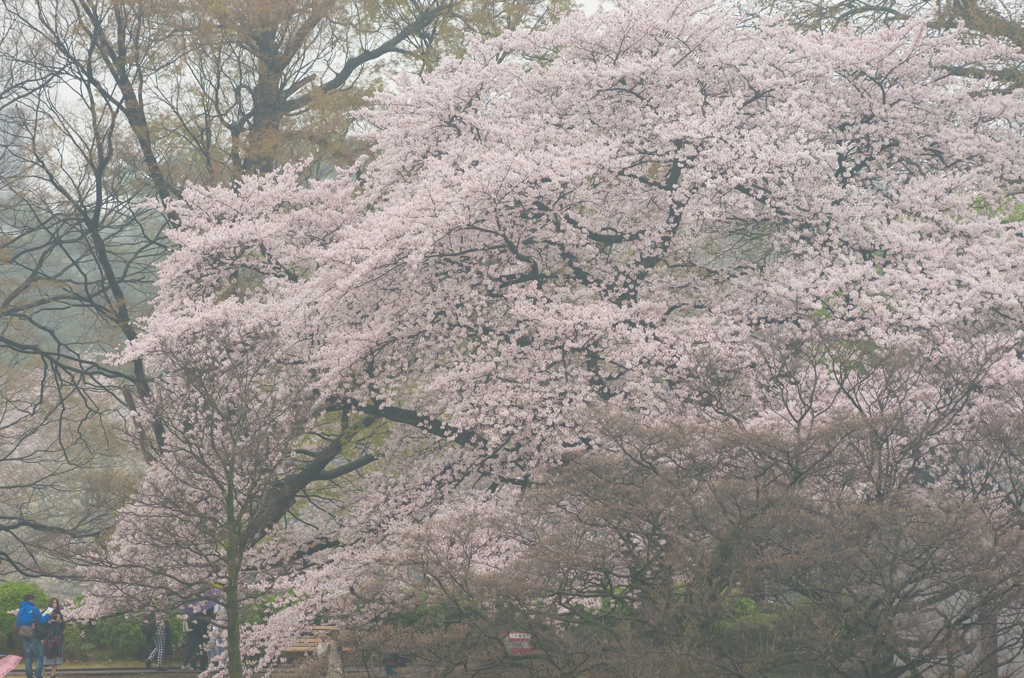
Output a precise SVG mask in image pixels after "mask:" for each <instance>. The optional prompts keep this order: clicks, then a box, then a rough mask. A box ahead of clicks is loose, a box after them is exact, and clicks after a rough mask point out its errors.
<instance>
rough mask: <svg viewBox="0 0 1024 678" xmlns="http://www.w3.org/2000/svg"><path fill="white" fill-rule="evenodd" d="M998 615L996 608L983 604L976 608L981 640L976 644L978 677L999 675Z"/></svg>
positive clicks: (994, 677) (986, 677)
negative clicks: (983, 605)
mask: <svg viewBox="0 0 1024 678" xmlns="http://www.w3.org/2000/svg"><path fill="white" fill-rule="evenodd" d="M998 618H999V615H998V613H997V612H996V610H994V609H992V608H991V607H988V606H985V607H982V608H981V609H979V610H978V631H979V632H980V633H981V642H980V643H979V644H978V652H979V653H980V656H979V657H978V678H998V676H999V656H998V653H999V629H998V623H997V622H998Z"/></svg>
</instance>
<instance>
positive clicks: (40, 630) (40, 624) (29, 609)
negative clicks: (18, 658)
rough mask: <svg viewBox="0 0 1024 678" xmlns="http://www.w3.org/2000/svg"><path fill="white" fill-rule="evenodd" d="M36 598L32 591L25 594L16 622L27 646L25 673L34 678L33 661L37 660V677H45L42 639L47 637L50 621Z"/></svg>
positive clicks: (22, 639) (19, 633)
mask: <svg viewBox="0 0 1024 678" xmlns="http://www.w3.org/2000/svg"><path fill="white" fill-rule="evenodd" d="M34 600H35V596H33V595H32V594H31V593H26V594H25V599H24V600H23V601H22V603H21V607H19V608H18V616H17V617H16V619H15V623H16V624H17V625H18V635H19V636H20V637H21V643H22V645H24V646H25V675H26V676H27V677H28V678H33V676H32V663H33V662H35V665H36V672H35V678H43V640H42V639H43V638H45V637H46V625H47V623H48V622H49V621H50V615H48V614H42V613H41V612H40V611H39V608H38V607H36V604H35V602H33V601H34Z"/></svg>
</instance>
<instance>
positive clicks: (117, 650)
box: [64, 617, 184, 663]
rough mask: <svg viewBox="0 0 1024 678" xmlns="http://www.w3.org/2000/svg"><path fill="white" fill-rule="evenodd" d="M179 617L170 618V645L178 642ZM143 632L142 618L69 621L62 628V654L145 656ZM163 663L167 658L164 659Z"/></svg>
mask: <svg viewBox="0 0 1024 678" xmlns="http://www.w3.org/2000/svg"><path fill="white" fill-rule="evenodd" d="M183 635H184V631H183V629H182V623H181V620H180V619H178V618H176V617H175V618H172V619H171V647H172V648H177V647H178V646H180V645H181V640H182V636H183ZM149 649H150V648H149V647H148V646H147V644H146V638H145V636H143V635H142V620H140V619H124V618H123V617H117V618H111V619H101V620H99V621H97V622H95V623H82V624H68V625H67V627H66V628H65V629H64V657H65V659H68V660H71V661H87V660H91V661H97V660H100V661H102V660H108V659H112V660H124V659H134V660H139V661H141V660H144V659H145V658H146V655H147V654H148V652H149ZM164 661H165V663H166V662H167V660H166V659H165V660H164Z"/></svg>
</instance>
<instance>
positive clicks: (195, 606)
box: [178, 589, 224, 614]
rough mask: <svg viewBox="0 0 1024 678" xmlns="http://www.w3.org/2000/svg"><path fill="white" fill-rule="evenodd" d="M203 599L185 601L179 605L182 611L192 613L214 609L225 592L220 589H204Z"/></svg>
mask: <svg viewBox="0 0 1024 678" xmlns="http://www.w3.org/2000/svg"><path fill="white" fill-rule="evenodd" d="M203 596H204V599H203V600H196V601H193V602H191V603H184V604H182V605H179V606H178V610H179V611H180V612H190V613H192V614H199V613H200V612H206V611H207V610H212V609H213V608H214V607H215V606H216V605H217V604H218V603H219V601H220V600H222V599H223V597H224V592H223V591H221V590H220V589H210V590H209V591H203Z"/></svg>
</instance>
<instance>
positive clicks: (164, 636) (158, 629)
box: [142, 613, 171, 671]
mask: <svg viewBox="0 0 1024 678" xmlns="http://www.w3.org/2000/svg"><path fill="white" fill-rule="evenodd" d="M147 626H148V627H149V628H151V629H153V630H152V632H151V635H150V633H147V630H148V629H147ZM142 629H143V633H145V634H146V639H147V640H149V639H150V638H152V642H153V651H152V652H150V653H149V658H147V659H146V668H147V669H148V668H150V667H151V666H152V665H153V659H154V658H156V670H157V671H165V670H166V669H164V655H165V654H170V641H171V623H170V622H169V621H168V620H166V619H162V620H161V619H157V618H156V615H154V614H152V613H150V614H149V615H147V616H146V621H145V622H143V624H142Z"/></svg>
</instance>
